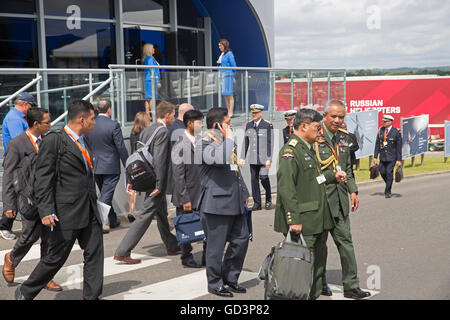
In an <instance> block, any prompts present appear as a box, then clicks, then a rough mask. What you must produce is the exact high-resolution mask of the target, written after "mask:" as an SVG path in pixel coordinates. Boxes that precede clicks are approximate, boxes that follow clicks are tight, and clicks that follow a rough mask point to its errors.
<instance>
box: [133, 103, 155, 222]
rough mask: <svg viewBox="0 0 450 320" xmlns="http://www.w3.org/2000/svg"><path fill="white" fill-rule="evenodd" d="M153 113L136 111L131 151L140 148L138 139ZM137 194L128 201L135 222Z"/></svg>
mask: <svg viewBox="0 0 450 320" xmlns="http://www.w3.org/2000/svg"><path fill="white" fill-rule="evenodd" d="M151 116H152V114H151V113H148V112H146V111H141V112H138V113H136V116H135V117H134V123H133V128H132V129H131V135H130V147H131V152H130V154H132V153H133V152H135V151H136V149H139V146H138V141H139V137H140V135H141V132H142V131H144V130H145V129H146V128H147V127H148V126H149V125H150V123H151V122H152V118H151ZM136 195H137V192H134V193H133V194H130V195H129V199H128V203H129V205H130V213H129V214H128V221H130V222H133V221H134V220H135V219H136V218H135V217H134V207H135V205H136Z"/></svg>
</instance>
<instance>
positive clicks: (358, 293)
mask: <svg viewBox="0 0 450 320" xmlns="http://www.w3.org/2000/svg"><path fill="white" fill-rule="evenodd" d="M344 297H346V298H351V299H363V298H367V297H370V292H367V291H362V290H361V288H355V289H352V290H347V291H344Z"/></svg>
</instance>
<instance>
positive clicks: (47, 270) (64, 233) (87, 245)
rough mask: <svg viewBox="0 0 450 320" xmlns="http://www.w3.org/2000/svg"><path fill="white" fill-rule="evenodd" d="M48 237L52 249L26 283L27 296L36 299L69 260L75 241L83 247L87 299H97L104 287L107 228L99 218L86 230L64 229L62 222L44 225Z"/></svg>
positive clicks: (85, 295)
mask: <svg viewBox="0 0 450 320" xmlns="http://www.w3.org/2000/svg"><path fill="white" fill-rule="evenodd" d="M43 233H44V234H45V236H44V237H46V238H47V239H48V245H49V251H48V254H47V255H45V256H44V257H41V260H40V261H39V263H38V265H37V266H36V268H35V269H34V270H33V272H32V273H31V275H30V277H29V278H28V279H27V280H26V281H25V282H24V283H23V284H22V286H21V287H20V291H21V292H22V295H23V296H24V297H25V298H26V299H34V297H36V296H37V295H38V293H39V292H40V291H41V290H42V289H43V288H44V287H45V285H46V284H47V283H48V282H49V281H50V280H52V279H53V277H54V276H55V274H56V273H57V272H58V271H59V269H61V267H62V266H63V265H64V263H65V262H66V260H67V258H68V257H69V254H70V252H71V250H72V247H73V245H74V243H75V240H78V243H79V245H80V247H81V249H83V251H84V252H83V257H84V267H83V278H84V279H83V299H84V300H95V299H97V298H98V297H99V296H100V295H101V294H102V290H103V262H104V260H103V259H104V257H103V231H102V227H101V225H100V224H99V223H98V222H97V219H96V218H95V217H92V219H91V220H90V221H89V224H88V225H87V227H85V228H84V229H80V230H61V228H60V226H59V224H58V223H56V226H55V227H54V229H53V231H50V228H49V227H45V226H44V227H43Z"/></svg>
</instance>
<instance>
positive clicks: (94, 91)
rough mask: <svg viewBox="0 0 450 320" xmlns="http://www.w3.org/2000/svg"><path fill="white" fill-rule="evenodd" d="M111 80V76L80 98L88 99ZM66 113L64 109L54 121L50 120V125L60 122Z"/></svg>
mask: <svg viewBox="0 0 450 320" xmlns="http://www.w3.org/2000/svg"><path fill="white" fill-rule="evenodd" d="M112 80H113V77H109V78H108V79H106V80H105V81H104V82H103V83H102V84H101V85H99V86H98V87H97V88H95V89H94V90H93V91H91V92H89V93H88V94H87V95H86V96H85V97H84V98H83V99H81V100H88V99H89V98H90V97H92V96H93V95H94V94H96V93H97V92H99V91H100V90H101V89H103V88H104V87H105V86H107V85H108V84H109V83H110V82H111V81H112ZM66 115H67V111H65V112H64V113H63V114H61V115H60V116H59V117H58V118H56V119H55V120H54V121H52V123H51V126H54V125H55V124H56V123H58V122H60V121H61V120H62V119H64V118H65V117H66Z"/></svg>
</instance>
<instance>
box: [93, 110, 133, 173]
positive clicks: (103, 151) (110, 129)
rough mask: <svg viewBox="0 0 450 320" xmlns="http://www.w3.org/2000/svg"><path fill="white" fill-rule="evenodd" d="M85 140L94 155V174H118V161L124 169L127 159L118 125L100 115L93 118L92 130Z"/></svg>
mask: <svg viewBox="0 0 450 320" xmlns="http://www.w3.org/2000/svg"><path fill="white" fill-rule="evenodd" d="M86 138H87V139H86V140H87V141H88V143H89V145H90V146H91V147H92V151H93V153H94V163H93V165H94V173H95V174H120V161H122V164H123V166H124V167H125V163H126V162H127V158H128V151H127V149H126V147H125V143H124V142H123V136H122V130H121V129H120V125H119V124H118V123H117V122H115V121H113V120H111V119H110V118H108V117H105V116H101V115H100V116H98V117H96V118H95V126H94V130H92V132H91V133H90V134H89V135H87V137H86Z"/></svg>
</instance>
